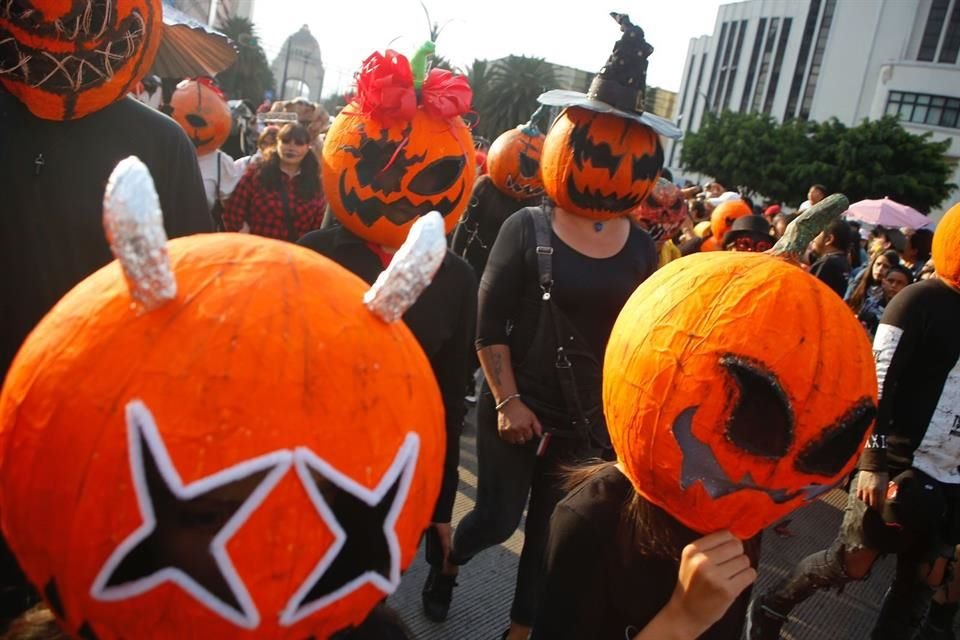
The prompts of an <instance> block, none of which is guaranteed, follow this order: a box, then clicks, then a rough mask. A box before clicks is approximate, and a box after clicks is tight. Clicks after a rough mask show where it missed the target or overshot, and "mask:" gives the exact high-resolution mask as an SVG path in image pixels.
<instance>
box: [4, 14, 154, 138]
mask: <svg viewBox="0 0 960 640" xmlns="http://www.w3.org/2000/svg"><path fill="white" fill-rule="evenodd" d="M162 28H163V12H162V9H161V4H160V0H113V1H112V2H104V1H103V0H61V1H57V2H54V1H53V0H34V1H32V2H30V1H29V0H14V1H13V2H4V3H2V4H0V83H2V84H3V86H4V87H5V88H6V89H7V91H9V92H10V93H11V94H12V95H14V96H16V97H17V99H19V100H20V101H21V102H23V103H24V104H25V105H26V106H27V108H28V109H29V110H30V112H31V113H33V114H34V115H35V116H37V117H38V118H43V119H44V120H75V119H77V118H82V117H84V116H86V115H89V114H91V113H93V112H95V111H99V110H100V109H103V108H104V107H106V106H108V105H110V104H113V103H114V102H116V101H117V100H120V99H121V98H123V97H124V96H126V95H127V93H129V92H130V91H132V90H133V88H134V87H135V86H136V84H137V83H138V82H140V80H141V79H142V78H143V76H144V75H146V74H147V72H148V71H149V70H150V65H152V64H153V59H154V58H155V57H156V55H157V48H158V47H159V46H160V37H161V30H162Z"/></svg>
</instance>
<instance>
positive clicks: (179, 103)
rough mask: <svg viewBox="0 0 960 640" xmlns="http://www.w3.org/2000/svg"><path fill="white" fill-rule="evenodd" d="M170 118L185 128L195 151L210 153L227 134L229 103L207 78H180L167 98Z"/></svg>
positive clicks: (230, 118) (230, 120)
mask: <svg viewBox="0 0 960 640" xmlns="http://www.w3.org/2000/svg"><path fill="white" fill-rule="evenodd" d="M170 106H171V107H173V119H174V120H176V121H177V123H178V124H179V125H180V126H181V127H183V130H184V131H186V132H187V136H188V137H189V138H190V141H191V142H193V146H194V147H196V149H197V155H198V156H203V155H206V154H208V153H213V152H214V151H216V150H217V149H219V148H220V146H221V145H222V144H223V143H224V142H226V141H227V138H228V137H230V127H231V125H232V124H233V119H232V116H231V115H230V106H229V105H228V104H227V101H226V99H224V97H223V94H222V93H221V92H220V90H219V89H216V88H215V87H213V86H211V84H210V81H209V80H207V79H205V78H201V79H198V80H184V81H183V82H181V83H180V84H178V85H177V89H176V91H174V92H173V96H172V97H171V98H170Z"/></svg>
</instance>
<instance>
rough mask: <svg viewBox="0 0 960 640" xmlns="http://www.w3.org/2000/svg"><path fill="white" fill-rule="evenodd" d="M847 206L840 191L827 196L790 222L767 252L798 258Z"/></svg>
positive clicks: (794, 259)
mask: <svg viewBox="0 0 960 640" xmlns="http://www.w3.org/2000/svg"><path fill="white" fill-rule="evenodd" d="M849 207H850V201H849V200H847V196H845V195H843V194H842V193H835V194H833V195H832V196H827V197H826V198H824V199H823V200H821V201H820V202H818V203H817V204H815V205H813V206H812V207H810V208H809V209H807V210H806V211H804V212H803V213H801V214H800V216H799V217H797V219H796V220H794V221H793V222H791V223H790V224H789V225H788V226H787V229H786V231H784V233H783V237H782V238H780V240H778V241H777V244H775V245H773V248H772V249H770V251H768V252H767V254H768V255H771V256H779V257H783V258H786V259H788V260H793V261H797V260H799V259H800V256H802V255H803V252H804V251H806V250H807V247H808V246H809V245H810V242H811V241H812V240H813V239H814V238H816V237H817V234H819V233H820V232H821V231H823V230H824V229H826V228H827V227H828V226H829V225H830V223H831V222H833V221H834V220H836V219H837V218H839V217H840V214H842V213H843V212H844V211H846V210H847V209H848V208H849Z"/></svg>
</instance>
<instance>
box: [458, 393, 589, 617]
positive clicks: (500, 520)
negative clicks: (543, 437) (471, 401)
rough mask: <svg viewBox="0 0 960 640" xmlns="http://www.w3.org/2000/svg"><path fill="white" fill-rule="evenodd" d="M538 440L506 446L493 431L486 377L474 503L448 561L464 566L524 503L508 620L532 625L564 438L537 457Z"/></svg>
mask: <svg viewBox="0 0 960 640" xmlns="http://www.w3.org/2000/svg"><path fill="white" fill-rule="evenodd" d="M537 444H538V443H537V441H536V440H535V439H534V440H531V441H530V442H528V443H526V444H524V445H514V444H508V443H506V442H504V441H503V440H501V439H500V436H499V434H498V432H497V412H496V409H495V408H494V403H493V395H492V394H491V393H490V388H489V387H488V386H487V384H486V381H484V383H483V387H482V391H481V394H480V398H479V400H478V403H477V466H478V474H477V476H478V477H477V502H476V504H475V505H474V507H473V510H472V511H471V512H470V513H468V514H467V515H466V516H465V517H464V518H463V520H462V521H461V522H460V525H459V526H458V527H457V531H456V534H455V535H454V538H453V551H452V552H451V554H450V559H451V561H452V562H454V563H455V564H465V563H466V562H467V561H469V560H470V559H471V558H472V557H473V556H475V555H476V554H478V553H480V552H481V551H483V550H484V549H487V548H489V547H492V546H494V545H498V544H500V543H502V542H504V541H505V540H506V539H507V538H509V537H510V536H511V535H512V534H513V532H514V531H516V529H517V526H518V525H519V524H520V520H521V518H522V517H523V508H524V506H526V505H527V497H528V496H529V498H530V504H529V508H528V510H527V520H526V526H525V527H524V534H525V538H524V541H523V551H522V552H521V554H520V565H519V567H518V569H517V585H516V589H515V591H514V596H513V607H512V609H511V611H510V617H511V619H512V620H513V621H514V622H516V623H517V624H522V625H528V626H532V625H533V621H534V618H535V616H536V604H537V603H536V598H537V592H538V589H539V584H538V583H539V580H540V574H541V571H542V566H543V555H544V550H545V549H546V544H547V533H548V529H549V524H550V516H551V515H552V514H553V508H554V507H555V506H556V505H557V503H558V502H559V501H560V500H561V499H562V498H563V496H564V492H563V490H562V488H561V483H562V478H561V475H560V471H561V465H562V464H564V463H567V462H570V460H569V458H568V457H567V456H564V455H562V454H563V452H564V451H566V450H567V449H568V447H567V446H566V444H567V443H566V442H565V441H564V440H563V439H560V438H553V439H552V440H551V442H550V446H549V447H547V449H546V452H545V455H543V456H540V457H537Z"/></svg>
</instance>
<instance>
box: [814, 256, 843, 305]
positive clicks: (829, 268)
mask: <svg viewBox="0 0 960 640" xmlns="http://www.w3.org/2000/svg"><path fill="white" fill-rule="evenodd" d="M810 273H811V274H813V275H815V276H816V277H817V278H819V279H820V280H822V281H823V282H824V283H826V285H827V286H828V287H830V288H831V289H833V290H834V291H836V292H837V295H838V296H840V297H841V298H842V297H843V294H845V293H846V292H847V275H846V274H845V273H844V272H843V269H842V268H841V267H840V265H839V264H837V262H836V261H834V260H829V259H827V260H819V261H817V262H816V263H814V265H813V266H812V267H810Z"/></svg>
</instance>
